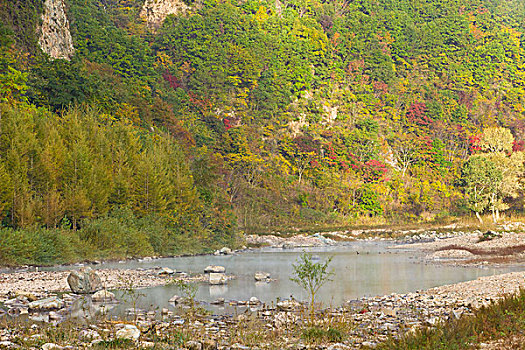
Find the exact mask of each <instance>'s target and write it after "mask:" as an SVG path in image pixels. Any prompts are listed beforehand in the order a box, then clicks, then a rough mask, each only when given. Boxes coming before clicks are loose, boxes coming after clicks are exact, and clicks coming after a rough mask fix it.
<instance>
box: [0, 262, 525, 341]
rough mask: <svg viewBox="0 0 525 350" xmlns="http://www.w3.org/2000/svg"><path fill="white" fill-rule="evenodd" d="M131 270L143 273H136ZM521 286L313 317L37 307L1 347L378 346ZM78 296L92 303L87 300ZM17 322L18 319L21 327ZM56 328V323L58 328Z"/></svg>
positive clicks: (505, 283) (488, 285)
mask: <svg viewBox="0 0 525 350" xmlns="http://www.w3.org/2000/svg"><path fill="white" fill-rule="evenodd" d="M49 276H53V277H58V275H49ZM128 276H129V277H132V276H136V275H134V272H129V275H128ZM153 280H155V281H157V279H153ZM519 288H525V272H515V273H508V274H503V275H496V276H490V277H482V278H478V279H476V280H474V281H468V282H462V283H457V284H454V285H448V286H441V287H436V288H432V289H429V290H426V291H418V292H414V293H407V294H391V295H385V296H377V297H366V298H360V299H357V300H352V301H348V302H347V303H346V304H345V305H343V306H341V307H337V308H327V309H319V310H318V312H317V313H316V314H315V317H314V319H313V320H312V319H311V318H310V316H309V313H308V312H307V311H306V307H307V305H302V304H300V303H296V302H281V303H278V304H275V305H273V304H272V305H262V304H259V303H257V302H255V301H254V303H253V304H252V305H251V311H250V312H245V311H247V310H249V308H248V306H246V307H244V308H239V311H238V312H236V313H234V314H231V315H223V316H218V315H210V314H207V313H203V312H202V311H201V310H199V309H198V308H191V307H186V309H182V310H179V313H174V310H168V309H164V310H157V311H154V310H149V311H146V310H145V311H142V310H136V312H134V313H132V316H130V317H131V318H128V319H120V320H114V319H111V320H110V319H106V318H103V317H102V316H99V317H98V318H93V319H91V320H90V322H89V324H86V323H85V321H84V322H82V321H81V322H79V320H76V321H75V320H72V319H66V320H63V321H61V322H54V321H53V319H54V317H56V315H54V314H51V315H50V316H49V315H48V316H47V318H42V317H35V314H34V313H30V316H31V317H32V318H34V319H37V320H40V321H41V320H42V319H45V320H46V321H48V323H44V324H42V323H41V322H37V324H39V326H38V327H32V326H31V324H32V323H33V322H31V320H29V321H28V322H26V323H25V322H20V321H16V319H14V318H9V319H8V321H6V322H5V323H4V324H3V325H2V326H0V347H1V346H4V347H6V348H10V347H11V348H15V347H16V345H19V346H27V348H31V347H32V348H37V349H38V348H42V349H52V348H53V347H52V345H47V347H44V346H43V345H45V344H56V346H57V347H55V348H56V349H60V348H63V349H64V348H75V349H87V348H95V349H98V348H107V347H108V346H109V345H110V344H111V346H113V348H121V349H125V348H129V347H136V348H141V347H142V348H148V347H155V348H158V349H168V348H172V347H171V346H173V345H177V346H179V347H182V346H184V347H183V348H186V349H284V348H287V349H333V350H335V349H355V348H363V347H375V346H377V345H379V344H380V343H381V342H383V341H385V340H387V339H388V338H390V337H400V336H402V335H403V334H407V333H408V334H410V333H415V332H416V331H417V330H418V329H421V328H423V327H433V326H436V325H438V324H439V322H441V321H446V320H454V319H458V318H460V317H462V316H466V315H471V314H472V313H473V312H475V310H476V309H477V308H479V307H481V306H485V305H489V304H490V303H491V302H493V301H495V300H498V299H500V298H501V297H502V296H503V295H505V294H508V293H516V292H517V291H518V290H519ZM75 298H78V297H75ZM78 300H83V302H84V303H85V300H84V299H78ZM73 304H74V302H73ZM98 308H100V306H98ZM52 312H54V311H52ZM57 312H59V311H57ZM41 313H42V311H40V314H41ZM40 314H39V315H40ZM55 320H56V319H55ZM10 322H16V327H13V326H12V325H11V323H10ZM46 324H49V326H47V325H46ZM51 327H56V328H54V329H55V330H54V331H53V332H50V329H51ZM330 330H331V331H330ZM59 334H67V337H63V336H59ZM175 334H178V336H177V338H174V335H175ZM125 339H127V340H125ZM175 343H176V344H175ZM2 344H3V345H2Z"/></svg>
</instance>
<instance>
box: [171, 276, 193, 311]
mask: <svg viewBox="0 0 525 350" xmlns="http://www.w3.org/2000/svg"><path fill="white" fill-rule="evenodd" d="M170 284H173V285H174V286H175V287H177V289H178V290H179V291H180V293H181V294H182V297H183V298H186V299H187V300H188V301H189V302H190V307H191V308H192V309H193V308H194V307H195V297H196V295H197V291H198V290H199V287H198V286H197V285H196V284H195V283H189V282H186V281H184V280H180V279H179V280H173V281H172V282H171V283H170Z"/></svg>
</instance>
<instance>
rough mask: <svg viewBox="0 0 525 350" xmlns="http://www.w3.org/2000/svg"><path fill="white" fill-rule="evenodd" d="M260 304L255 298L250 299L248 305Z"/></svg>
mask: <svg viewBox="0 0 525 350" xmlns="http://www.w3.org/2000/svg"><path fill="white" fill-rule="evenodd" d="M260 303H261V301H260V300H259V299H257V298H256V297H251V298H250V301H249V302H248V304H250V305H259V304H260Z"/></svg>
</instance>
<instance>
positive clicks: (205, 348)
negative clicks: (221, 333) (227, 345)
mask: <svg viewBox="0 0 525 350" xmlns="http://www.w3.org/2000/svg"><path fill="white" fill-rule="evenodd" d="M216 349H217V342H216V341H215V340H213V339H206V340H203V341H202V350H216Z"/></svg>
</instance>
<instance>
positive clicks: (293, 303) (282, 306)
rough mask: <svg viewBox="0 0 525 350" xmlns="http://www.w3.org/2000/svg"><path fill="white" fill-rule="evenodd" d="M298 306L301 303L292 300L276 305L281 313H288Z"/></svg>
mask: <svg viewBox="0 0 525 350" xmlns="http://www.w3.org/2000/svg"><path fill="white" fill-rule="evenodd" d="M300 306H301V303H299V302H298V301H296V300H293V299H290V300H283V301H280V302H278V303H277V308H278V309H279V310H282V311H290V310H293V309H296V308H298V307H300Z"/></svg>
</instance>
